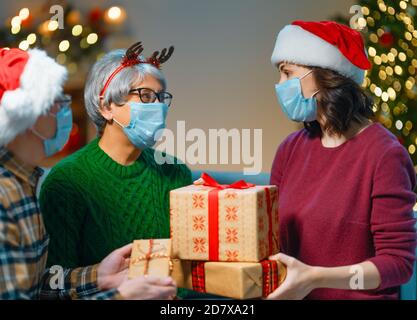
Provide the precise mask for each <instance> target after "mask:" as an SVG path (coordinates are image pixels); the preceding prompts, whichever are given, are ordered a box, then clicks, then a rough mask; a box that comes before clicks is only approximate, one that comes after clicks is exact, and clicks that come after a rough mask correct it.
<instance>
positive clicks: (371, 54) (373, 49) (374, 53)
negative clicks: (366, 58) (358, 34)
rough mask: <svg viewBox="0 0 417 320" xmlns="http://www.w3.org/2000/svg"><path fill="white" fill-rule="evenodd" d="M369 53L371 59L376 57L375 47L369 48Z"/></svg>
mask: <svg viewBox="0 0 417 320" xmlns="http://www.w3.org/2000/svg"><path fill="white" fill-rule="evenodd" d="M368 53H369V55H370V56H371V57H374V56H375V55H376V50H375V48H374V47H369V48H368Z"/></svg>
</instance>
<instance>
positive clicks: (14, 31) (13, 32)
mask: <svg viewBox="0 0 417 320" xmlns="http://www.w3.org/2000/svg"><path fill="white" fill-rule="evenodd" d="M11 32H12V34H18V33H19V32H20V26H14V27H12V30H11Z"/></svg>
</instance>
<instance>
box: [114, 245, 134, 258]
mask: <svg viewBox="0 0 417 320" xmlns="http://www.w3.org/2000/svg"><path fill="white" fill-rule="evenodd" d="M132 247H133V244H132V243H129V244H127V245H125V246H124V247H121V248H119V249H117V250H116V251H117V253H119V254H120V255H121V256H123V257H124V258H128V257H130V254H131V253H132Z"/></svg>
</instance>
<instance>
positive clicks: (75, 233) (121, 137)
mask: <svg viewBox="0 0 417 320" xmlns="http://www.w3.org/2000/svg"><path fill="white" fill-rule="evenodd" d="M172 50H173V48H171V49H170V50H169V51H168V52H167V51H166V50H163V51H162V53H161V54H160V55H157V54H156V53H155V54H154V55H152V57H151V58H149V59H147V60H145V59H144V58H143V57H142V56H141V55H140V53H141V51H142V47H141V45H140V43H138V44H135V45H133V46H132V47H131V48H129V50H127V51H126V50H115V51H112V52H110V53H108V54H107V55H105V56H104V57H103V58H102V59H101V60H99V61H98V62H97V63H96V64H95V65H94V66H93V68H92V70H91V72H90V74H89V76H88V79H87V83H86V88H85V103H86V109H87V113H88V115H89V116H90V118H91V120H92V121H93V122H94V124H95V125H96V127H97V129H98V132H99V137H98V138H97V139H95V140H93V141H92V142H91V143H89V144H88V145H87V146H85V147H84V148H83V149H81V150H79V151H78V152H76V153H75V154H73V155H71V156H69V157H68V158H66V159H64V160H63V161H61V162H60V163H59V164H58V165H56V166H55V167H54V168H53V169H52V171H51V173H50V174H49V175H48V176H47V178H46V180H45V182H44V183H43V187H42V190H41V195H40V203H41V210H42V212H43V214H44V216H45V225H46V228H47V230H48V232H49V233H50V235H51V242H50V251H49V256H48V264H49V265H53V264H59V265H64V266H67V267H70V266H79V265H81V266H82V265H88V264H91V263H96V262H97V261H100V259H102V258H103V257H104V256H106V255H107V254H108V253H109V252H111V251H112V250H113V249H114V248H118V247H120V245H121V244H125V243H129V242H131V241H133V240H135V239H149V238H156V239H157V238H169V191H170V190H172V189H175V188H179V187H181V186H184V185H187V184H190V183H191V173H190V171H189V170H188V168H187V167H186V166H185V165H184V164H176V159H174V160H175V164H169V161H168V163H160V162H159V161H157V160H160V159H161V158H164V157H165V155H161V154H160V153H158V152H156V151H154V150H153V149H152V148H151V147H152V146H153V145H154V144H155V134H156V133H157V132H158V130H159V129H162V128H164V127H165V121H166V116H167V112H168V109H169V107H170V104H171V99H172V95H171V94H170V93H168V92H167V91H166V81H165V78H164V75H163V74H162V72H161V71H160V69H159V67H160V64H162V63H163V62H165V61H166V60H168V58H169V56H170V55H171V54H172ZM156 159H157V160H156Z"/></svg>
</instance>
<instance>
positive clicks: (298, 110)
mask: <svg viewBox="0 0 417 320" xmlns="http://www.w3.org/2000/svg"><path fill="white" fill-rule="evenodd" d="M311 72H313V70H311V71H309V72H307V73H306V74H305V75H303V76H302V77H301V78H293V79H290V80H287V81H285V82H283V83H281V84H276V85H275V92H276V94H277V98H278V101H279V103H280V105H281V107H282V110H283V111H284V113H285V114H286V115H287V117H288V118H290V119H291V120H294V121H300V122H304V121H306V122H309V121H314V120H316V118H317V100H316V98H315V97H314V95H315V94H317V92H318V91H316V92H315V93H314V94H313V96H312V97H311V98H304V96H303V93H302V90H301V82H300V80H301V79H303V78H304V77H306V76H307V75H309V74H310V73H311Z"/></svg>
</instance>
